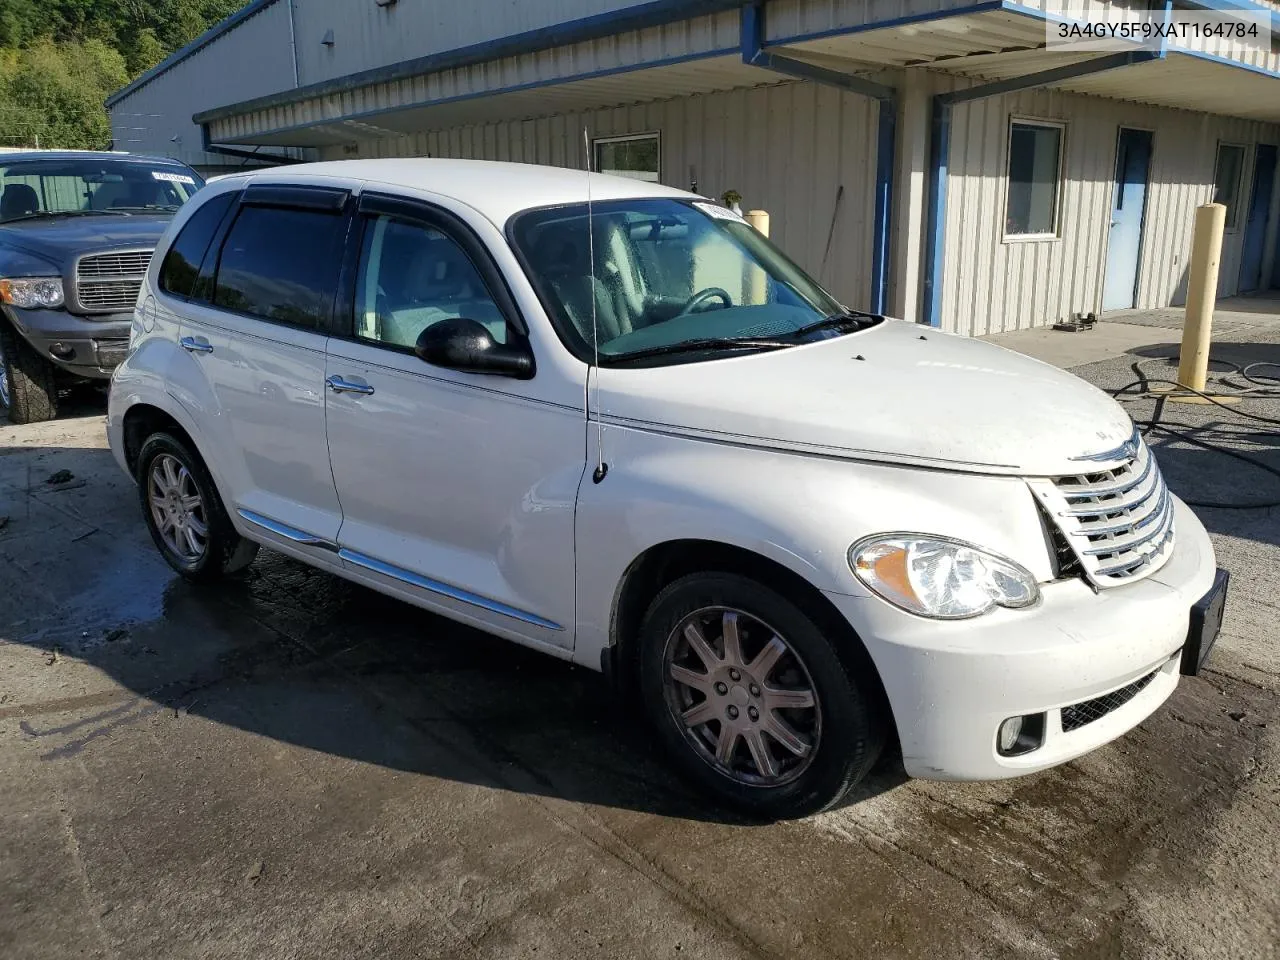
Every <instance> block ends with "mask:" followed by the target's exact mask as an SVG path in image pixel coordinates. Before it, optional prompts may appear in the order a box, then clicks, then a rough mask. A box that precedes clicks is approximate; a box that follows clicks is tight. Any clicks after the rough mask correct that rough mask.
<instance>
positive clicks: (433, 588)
mask: <svg viewBox="0 0 1280 960" xmlns="http://www.w3.org/2000/svg"><path fill="white" fill-rule="evenodd" d="M338 557H339V559H342V560H345V561H347V563H353V564H355V565H356V566H357V567H362V568H363V569H365V570H371V571H373V572H374V573H377V574H381V575H382V576H384V577H390V578H391V579H392V580H399V581H400V582H401V583H407V584H409V585H410V586H414V587H420V588H421V589H423V590H428V591H430V592H431V593H436V594H439V595H440V596H442V597H448V598H449V599H450V600H457V601H459V602H461V603H466V604H470V605H471V606H473V607H479V608H480V609H482V610H488V611H490V612H491V613H500V614H502V616H504V617H511V618H512V619H513V620H519V621H521V622H522V623H531V624H533V625H534V626H535V627H543V628H545V629H547V630H564V627H562V626H560V624H558V623H555V622H553V621H551V620H545V619H543V618H542V617H540V616H538V615H537V614H534V613H528V612H527V611H525V610H520V609H518V608H517V607H511V606H508V605H507V604H505V603H499V602H498V601H497V600H490V599H489V598H488V597H482V596H480V595H479V594H477V593H471V592H470V591H467V590H463V589H461V588H459V587H454V586H450V585H449V584H447V583H441V582H440V581H439V580H432V579H431V578H430V577H423V576H419V575H418V574H416V573H414V572H413V571H411V570H406V569H404V568H403V567H397V566H395V565H393V564H390V563H384V562H383V561H381V560H376V559H374V558H373V557H370V556H366V555H365V554H363V553H357V552H356V551H354V550H348V549H347V548H346V547H343V548H342V549H341V550H339V551H338Z"/></svg>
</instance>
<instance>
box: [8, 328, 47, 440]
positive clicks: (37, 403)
mask: <svg viewBox="0 0 1280 960" xmlns="http://www.w3.org/2000/svg"><path fill="white" fill-rule="evenodd" d="M0 372H2V373H3V383H2V384H0V407H2V406H5V405H6V403H5V396H4V395H5V394H6V393H7V394H8V403H7V406H8V408H9V420H10V422H12V423H40V422H42V421H45V420H52V419H53V418H54V417H56V416H57V415H58V385H57V370H56V368H55V367H54V365H53V364H52V363H51V362H50V361H48V360H46V359H45V358H44V357H42V356H40V354H38V353H36V351H35V350H33V349H32V347H31V345H30V344H29V343H27V341H25V340H23V339H22V338H21V337H20V336H18V334H17V333H16V332H15V331H14V329H13V328H12V327H11V326H10V325H9V323H8V322H7V321H6V320H4V319H0Z"/></svg>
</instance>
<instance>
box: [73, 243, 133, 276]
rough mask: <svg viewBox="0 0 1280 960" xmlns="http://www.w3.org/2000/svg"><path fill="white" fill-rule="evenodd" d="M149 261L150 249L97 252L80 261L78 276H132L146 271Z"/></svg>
mask: <svg viewBox="0 0 1280 960" xmlns="http://www.w3.org/2000/svg"><path fill="white" fill-rule="evenodd" d="M150 262H151V251H150V250H131V251H129V252H127V253H99V254H96V255H94V256H91V257H85V258H83V259H82V260H81V261H80V270H79V271H78V276H79V277H80V278H81V279H84V278H85V277H132V276H139V275H141V274H144V273H146V272H147V264H149V263H150Z"/></svg>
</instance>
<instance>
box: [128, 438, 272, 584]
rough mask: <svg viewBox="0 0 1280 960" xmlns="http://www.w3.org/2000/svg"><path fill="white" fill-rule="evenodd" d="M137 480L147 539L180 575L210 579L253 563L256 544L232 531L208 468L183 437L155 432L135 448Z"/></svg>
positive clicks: (192, 578)
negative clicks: (139, 447) (137, 451)
mask: <svg viewBox="0 0 1280 960" xmlns="http://www.w3.org/2000/svg"><path fill="white" fill-rule="evenodd" d="M135 479H136V480H137V482H138V500H139V502H140V503H141V505H142V516H143V518H144V519H145V520H146V523H147V529H148V530H149V531H151V539H152V540H153V541H154V542H155V545H156V547H157V549H159V551H160V554H161V556H163V557H164V559H165V561H166V562H167V563H168V564H169V566H171V567H173V569H174V570H176V571H177V572H178V573H180V574H181V575H182V576H184V577H186V578H187V579H188V580H192V581H196V582H207V581H213V580H218V579H221V578H222V577H225V576H228V575H230V574H234V573H238V572H239V571H241V570H243V569H244V568H245V567H247V566H249V564H251V563H252V562H253V559H254V557H256V556H257V554H258V545H257V544H256V543H254V542H253V541H252V540H246V539H244V538H243V537H241V536H240V534H238V533H237V532H236V529H235V527H234V526H232V524H231V519H230V517H228V516H227V511H226V507H224V506H223V503H222V498H221V497H220V496H218V489H217V487H216V486H215V485H214V482H213V477H212V476H210V474H209V470H208V468H207V467H206V466H205V465H204V461H203V460H201V459H200V457H199V455H198V454H196V453H195V452H194V451H193V450H191V449H190V448H189V447H188V446H187V445H186V443H185V442H183V441H182V440H179V439H178V438H177V437H174V436H172V435H171V434H168V433H153V434H152V435H151V436H150V437H148V438H147V440H146V442H145V443H143V445H142V449H141V450H140V451H139V453H138V467H137V473H136V476H135ZM166 493H169V494H170V495H166ZM193 520H194V521H195V522H194V523H193V522H192V521H193ZM166 521H167V523H166ZM162 524H165V525H164V526H162ZM188 530H189V531H191V536H190V537H188V536H186V535H185V534H186V531H188ZM201 530H203V534H201V533H200V531H201Z"/></svg>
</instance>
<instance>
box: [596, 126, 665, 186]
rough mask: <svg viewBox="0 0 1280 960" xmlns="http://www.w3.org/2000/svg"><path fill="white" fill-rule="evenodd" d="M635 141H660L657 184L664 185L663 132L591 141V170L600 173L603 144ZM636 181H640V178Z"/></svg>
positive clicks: (649, 132) (599, 138)
mask: <svg viewBox="0 0 1280 960" xmlns="http://www.w3.org/2000/svg"><path fill="white" fill-rule="evenodd" d="M633 140H657V141H658V179H657V180H655V181H654V182H655V183H662V131H661V130H650V131H648V132H647V133H628V134H624V135H622V136H618V137H596V138H594V139H593V140H592V141H591V169H592V170H593V171H595V172H596V173H599V172H600V152H599V150H598V149H597V148H598V147H600V146H601V145H602V144H607V143H630V142H631V141H633ZM635 179H637V180H639V179H640V178H639V177H636V178H635Z"/></svg>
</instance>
